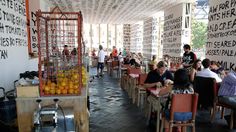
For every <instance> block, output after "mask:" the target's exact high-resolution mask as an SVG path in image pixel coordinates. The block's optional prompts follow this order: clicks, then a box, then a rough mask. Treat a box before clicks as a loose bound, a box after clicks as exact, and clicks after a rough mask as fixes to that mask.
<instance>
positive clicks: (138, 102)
mask: <svg viewBox="0 0 236 132" xmlns="http://www.w3.org/2000/svg"><path fill="white" fill-rule="evenodd" d="M139 104H140V90H139V88H138V101H137V106H138V107H139Z"/></svg>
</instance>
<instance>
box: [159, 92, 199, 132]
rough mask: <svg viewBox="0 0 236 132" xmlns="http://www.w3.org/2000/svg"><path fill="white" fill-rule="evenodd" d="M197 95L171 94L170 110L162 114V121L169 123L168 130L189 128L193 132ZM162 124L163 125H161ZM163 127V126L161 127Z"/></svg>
mask: <svg viewBox="0 0 236 132" xmlns="http://www.w3.org/2000/svg"><path fill="white" fill-rule="evenodd" d="M197 104H198V94H197V93H195V94H173V96H172V99H171V108H170V110H169V111H166V112H165V113H164V117H163V118H162V121H163V122H164V120H165V119H167V120H168V121H169V129H170V132H172V128H173V127H178V126H181V127H183V128H185V127H186V126H191V127H192V131H193V132H195V116H196V112H197ZM162 124H163V123H162ZM162 127H163V126H162Z"/></svg>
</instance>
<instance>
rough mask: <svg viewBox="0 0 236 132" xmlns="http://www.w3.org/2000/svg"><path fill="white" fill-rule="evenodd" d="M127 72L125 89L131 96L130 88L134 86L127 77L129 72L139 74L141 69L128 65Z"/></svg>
mask: <svg viewBox="0 0 236 132" xmlns="http://www.w3.org/2000/svg"><path fill="white" fill-rule="evenodd" d="M127 74H128V85H127V87H126V90H127V92H128V95H129V97H131V96H132V88H133V87H134V88H135V87H136V86H131V81H130V80H131V79H130V77H129V74H141V69H140V68H132V67H129V68H128V69H127Z"/></svg>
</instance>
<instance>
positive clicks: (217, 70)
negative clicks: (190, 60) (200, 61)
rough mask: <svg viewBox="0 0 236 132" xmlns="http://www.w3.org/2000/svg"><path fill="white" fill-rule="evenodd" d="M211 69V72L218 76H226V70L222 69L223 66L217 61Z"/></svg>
mask: <svg viewBox="0 0 236 132" xmlns="http://www.w3.org/2000/svg"><path fill="white" fill-rule="evenodd" d="M210 69H211V71H213V72H215V73H216V74H218V75H220V76H222V77H225V76H226V74H225V71H224V68H223V67H221V65H220V64H219V63H217V62H216V61H211V65H210Z"/></svg>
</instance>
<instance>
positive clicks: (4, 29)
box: [0, 0, 27, 62]
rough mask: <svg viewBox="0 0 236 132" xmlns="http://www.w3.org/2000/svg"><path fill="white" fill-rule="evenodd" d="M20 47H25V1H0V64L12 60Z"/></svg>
mask: <svg viewBox="0 0 236 132" xmlns="http://www.w3.org/2000/svg"><path fill="white" fill-rule="evenodd" d="M20 47H24V48H25V47H27V32H26V12H25V1H24V0H0V62H1V61H4V60H8V59H9V58H13V56H14V55H15V54H16V53H17V52H20V50H19V49H20ZM15 49H18V50H15ZM14 50H15V52H12V51H14ZM22 56H23V54H22Z"/></svg>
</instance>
